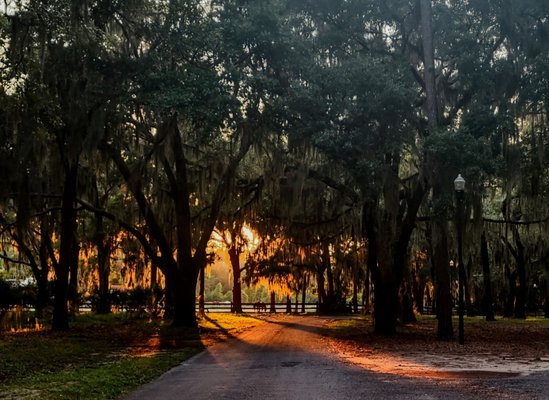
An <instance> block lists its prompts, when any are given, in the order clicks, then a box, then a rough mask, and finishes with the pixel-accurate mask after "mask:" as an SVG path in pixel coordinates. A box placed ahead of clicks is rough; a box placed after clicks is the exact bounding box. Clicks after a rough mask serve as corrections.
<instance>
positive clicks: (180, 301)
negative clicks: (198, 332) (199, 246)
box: [166, 265, 202, 328]
mask: <svg viewBox="0 0 549 400" xmlns="http://www.w3.org/2000/svg"><path fill="white" fill-rule="evenodd" d="M200 269H202V266H200V268H195V267H194V266H190V265H187V266H184V267H182V266H181V265H180V266H179V268H178V270H177V272H176V273H175V274H174V275H175V278H176V287H174V291H173V297H174V308H173V321H172V325H173V326H176V327H186V328H196V327H197V326H198V324H197V320H196V310H195V307H196V284H197V280H198V271H199V270H200ZM166 278H168V277H167V276H166Z"/></svg>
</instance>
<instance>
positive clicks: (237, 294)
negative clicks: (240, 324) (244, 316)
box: [229, 236, 242, 313]
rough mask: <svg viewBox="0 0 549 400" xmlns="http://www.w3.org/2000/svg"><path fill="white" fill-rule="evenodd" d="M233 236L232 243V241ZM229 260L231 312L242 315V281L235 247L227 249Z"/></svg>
mask: <svg viewBox="0 0 549 400" xmlns="http://www.w3.org/2000/svg"><path fill="white" fill-rule="evenodd" d="M234 239H235V238H234V236H233V241H234ZM229 259H230V261H231V268H232V270H233V310H232V311H233V312H234V313H242V281H241V270H240V251H239V250H238V249H237V247H236V245H234V244H233V245H232V246H231V247H229Z"/></svg>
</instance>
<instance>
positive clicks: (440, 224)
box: [432, 218, 454, 340]
mask: <svg viewBox="0 0 549 400" xmlns="http://www.w3.org/2000/svg"><path fill="white" fill-rule="evenodd" d="M447 235H448V223H447V222H446V220H445V219H440V218H437V220H435V221H434V224H433V255H432V257H433V265H434V268H435V279H436V280H435V293H436V295H435V297H436V304H437V307H436V315H437V320H438V325H437V337H438V338H439V339H441V340H451V339H453V338H454V330H453V326H452V295H451V292H450V271H449V264H450V262H449V257H448V241H447Z"/></svg>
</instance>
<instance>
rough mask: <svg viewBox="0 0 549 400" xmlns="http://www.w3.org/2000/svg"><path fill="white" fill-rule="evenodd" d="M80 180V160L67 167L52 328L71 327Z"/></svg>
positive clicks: (58, 329) (65, 328)
mask: <svg viewBox="0 0 549 400" xmlns="http://www.w3.org/2000/svg"><path fill="white" fill-rule="evenodd" d="M77 181H78V161H76V162H74V163H73V164H71V165H68V166H67V167H66V168H65V181H64V187H63V200H62V204H61V234H60V241H61V244H60V247H59V263H58V264H57V268H56V270H55V298H54V309H53V320H52V329H53V330H56V331H60V330H67V329H69V310H68V296H69V271H70V270H71V264H72V263H73V262H74V247H75V243H74V241H75V232H76V211H75V209H74V201H75V199H76V188H77Z"/></svg>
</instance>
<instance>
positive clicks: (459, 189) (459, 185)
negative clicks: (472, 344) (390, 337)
mask: <svg viewBox="0 0 549 400" xmlns="http://www.w3.org/2000/svg"><path fill="white" fill-rule="evenodd" d="M454 190H455V191H456V200H457V218H456V226H457V239H458V268H459V278H458V285H459V288H458V296H459V301H458V303H459V344H464V343H465V338H464V336H465V334H464V328H463V311H464V306H463V303H464V301H463V300H464V295H463V294H464V290H463V284H464V282H465V268H464V266H463V219H464V216H463V198H464V195H465V179H463V177H462V176H461V174H459V175H458V177H457V178H456V179H455V180H454Z"/></svg>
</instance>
